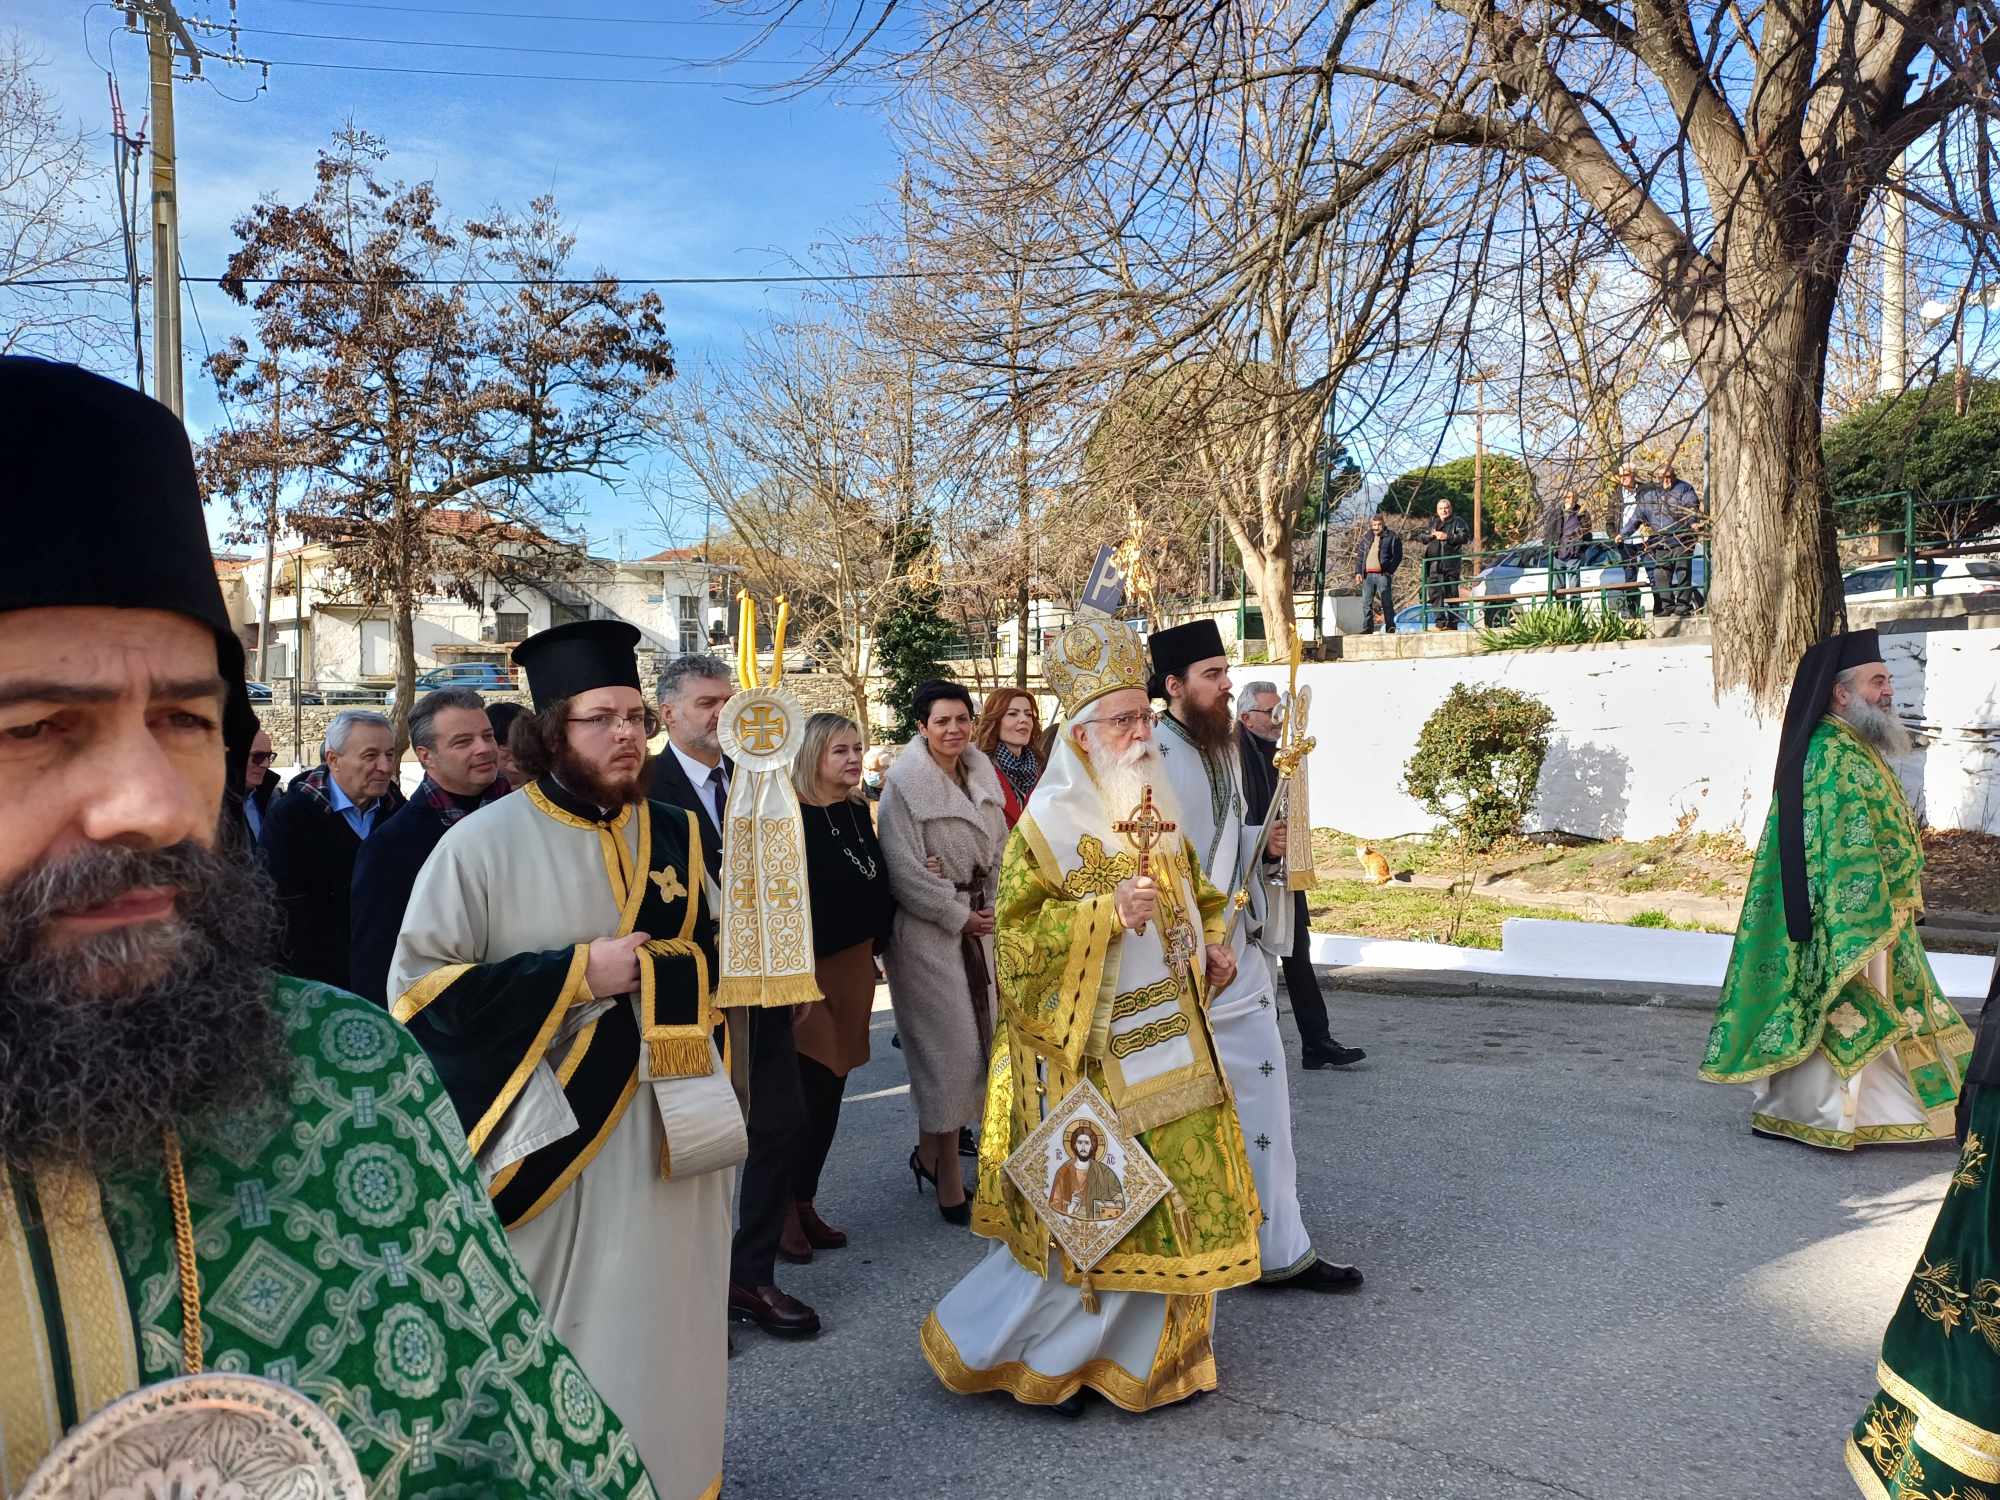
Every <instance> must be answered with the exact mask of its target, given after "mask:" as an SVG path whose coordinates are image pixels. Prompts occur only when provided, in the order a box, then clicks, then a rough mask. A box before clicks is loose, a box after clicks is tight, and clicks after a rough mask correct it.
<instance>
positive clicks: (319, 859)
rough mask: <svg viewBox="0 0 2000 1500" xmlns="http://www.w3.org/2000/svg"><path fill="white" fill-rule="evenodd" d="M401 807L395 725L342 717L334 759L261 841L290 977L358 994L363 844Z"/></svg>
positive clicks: (273, 816) (299, 787)
mask: <svg viewBox="0 0 2000 1500" xmlns="http://www.w3.org/2000/svg"><path fill="white" fill-rule="evenodd" d="M402 805H403V793H402V791H401V789H400V788H398V787H397V785H396V731H395V729H394V727H392V726H391V725H390V723H389V721H388V719H387V718H386V717H384V716H383V715H381V714H378V713H374V712H372V711H370V710H368V709H363V708H350V709H343V710H341V712H339V713H337V714H335V715H334V716H333V721H332V722H331V723H329V724H328V725H327V726H326V745H325V759H324V760H322V761H321V762H320V763H319V764H318V765H317V766H314V767H313V768H312V769H311V770H310V771H307V772H306V773H305V774H304V775H302V776H300V777H298V778H296V779H295V780H294V781H293V782H292V784H291V785H290V786H288V787H286V788H285V792H284V795H283V796H281V797H279V798H277V799H276V800H275V801H274V802H272V804H271V810H270V811H269V812H267V813H266V814H265V815H264V832H263V834H262V835H261V837H260V838H259V840H258V842H259V844H260V845H261V846H262V848H263V850H264V859H265V862H266V864H268V865H269V867H270V871H271V879H272V880H273V881H274V882H276V884H277V887H278V912H279V915H280V916H281V917H282V918H283V919H284V940H283V944H282V949H281V952H282V965H281V966H282V967H283V969H284V971H285V972H286V973H287V974H295V975H297V976H298V977H299V978H300V979H317V980H318V981H319V982H320V983H322V984H330V985H333V986H334V987H335V988H336V989H343V990H345V989H351V988H352V987H353V983H352V977H353V976H352V965H351V963H350V957H349V952H350V944H351V942H352V933H351V931H350V926H349V924H350V914H351V912H352V909H353V908H352V905H351V901H350V897H349V891H350V889H351V888H352V886H353V882H354V859H355V856H356V855H358V854H359V853H360V852H361V841H362V840H363V839H365V838H367V837H368V836H369V835H370V834H371V833H373V832H374V831H375V830H376V829H378V828H380V827H381V826H382V825H383V824H384V823H386V822H388V820H389V817H390V814H392V813H394V812H395V811H396V810H397V809H398V808H400V807H401V806H402Z"/></svg>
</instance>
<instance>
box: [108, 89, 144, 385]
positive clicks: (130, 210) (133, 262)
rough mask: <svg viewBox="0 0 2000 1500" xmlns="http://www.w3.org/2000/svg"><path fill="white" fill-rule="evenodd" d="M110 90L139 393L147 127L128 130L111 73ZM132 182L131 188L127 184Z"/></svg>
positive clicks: (120, 237)
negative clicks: (141, 172)
mask: <svg viewBox="0 0 2000 1500" xmlns="http://www.w3.org/2000/svg"><path fill="white" fill-rule="evenodd" d="M104 81H105V82H106V83H107V84H108V85H110V88H111V166H112V191H113V193H114V195H115V196H116V197H117V199H118V240H119V244H120V246H121V247H122V248H123V249H124V251H125V292H126V296H127V298H128V299H129V300H130V302H131V304H132V374H133V383H134V384H135V385H136V386H137V388H138V389H139V390H142V391H143V390H145V389H146V340H145V334H144V333H143V332H142V330H141V325H140V317H139V234H138V230H139V224H138V220H139V157H140V154H141V153H142V152H144V151H145V149H146V125H145V122H144V121H143V120H142V121H141V122H140V123H139V133H138V134H137V135H133V134H131V133H130V132H128V131H127V130H126V128H125V102H124V101H123V100H122V99H120V98H119V97H118V80H117V79H116V78H113V77H111V76H110V75H109V74H107V75H106V76H105V80H104ZM128 183H129V186H128V185H127V184H128Z"/></svg>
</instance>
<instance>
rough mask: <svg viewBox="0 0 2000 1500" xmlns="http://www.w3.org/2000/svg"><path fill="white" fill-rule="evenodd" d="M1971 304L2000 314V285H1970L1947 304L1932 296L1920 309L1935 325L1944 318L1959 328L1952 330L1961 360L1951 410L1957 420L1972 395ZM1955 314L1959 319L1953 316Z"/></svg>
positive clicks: (1955, 373)
mask: <svg viewBox="0 0 2000 1500" xmlns="http://www.w3.org/2000/svg"><path fill="white" fill-rule="evenodd" d="M1968 303H1974V304H1977V305H1978V306H1979V308H1980V309H1981V310H1982V311H1985V312H2000V285H1995V286H1985V287H1980V288H1979V289H1978V290H1977V291H1974V290H1973V288H1972V287H1971V286H1970V285H1966V286H1962V287H1960V288H1959V289H1958V300H1957V301H1956V302H1943V301H1940V300H1939V299H1938V298H1936V297H1932V298H1931V299H1930V300H1929V301H1927V302H1925V303H1924V305H1923V306H1922V307H1920V308H1918V309H1917V316H1918V317H1920V318H1922V319H1923V320H1924V321H1925V322H1926V323H1935V322H1937V321H1938V320H1939V319H1940V318H1947V317H1949V318H1951V319H1952V322H1953V324H1954V325H1955V326H1954V328H1953V330H1952V341H1953V344H1954V346H1955V347H1956V351H1957V358H1956V359H1955V361H1954V363H1953V366H1952V373H1951V411H1952V415H1953V416H1955V417H1962V416H1964V415H1965V409H1966V406H1967V405H1968V404H1969V398H1970V395H1971V391H1970V389H1969V387H1970V381H1969V380H1968V379H1967V377H1966V373H1965V309H1966V306H1967V304H1968ZM1954 314H1956V316H1953V315H1954Z"/></svg>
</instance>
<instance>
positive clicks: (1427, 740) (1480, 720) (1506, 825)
mask: <svg viewBox="0 0 2000 1500" xmlns="http://www.w3.org/2000/svg"><path fill="white" fill-rule="evenodd" d="M1554 722H1555V715H1554V714H1552V713H1550V712H1549V710H1548V708H1547V707H1546V706H1545V705H1543V704H1540V703H1537V702H1536V701H1535V700H1534V699H1532V698H1530V697H1528V696H1527V695H1526V694H1525V693H1519V692H1516V691H1515V690H1514V689H1512V688H1505V687H1468V686H1466V685H1465V684H1464V683H1462V682H1461V683H1459V684H1458V685H1457V686H1455V687H1453V688H1452V690H1451V692H1450V694H1449V695H1448V696H1447V697H1446V698H1445V700H1444V702H1443V703H1441V704H1439V705H1438V707H1437V709H1436V711H1435V712H1433V713H1432V714H1431V716H1430V717H1429V718H1428V719H1426V720H1425V721H1424V727H1423V730H1422V732H1421V733H1419V734H1418V736H1417V748H1416V752H1415V753H1414V754H1413V755H1411V756H1410V759H1409V761H1408V763H1407V764H1405V765H1404V767H1403V790H1404V791H1406V792H1408V793H1409V794H1410V795H1411V796H1412V797H1414V798H1416V800H1417V801H1418V802H1420V803H1422V804H1423V806H1424V808H1425V809H1426V810H1427V811H1428V812H1430V813H1431V814H1432V815H1433V816H1434V817H1438V818H1442V819H1443V820H1444V821H1445V823H1446V825H1447V826H1449V828H1450V829H1451V831H1452V833H1453V834H1454V836H1456V837H1457V838H1458V839H1459V840H1460V841H1461V842H1462V843H1464V844H1465V846H1466V847H1467V848H1469V849H1490V848H1491V847H1492V846H1493V845H1494V844H1495V843H1496V842H1497V841H1498V840H1500V839H1503V838H1506V837H1507V836H1508V835H1509V834H1513V833H1518V832H1519V831H1520V828H1521V823H1522V820H1523V819H1525V818H1526V817H1527V815H1528V810H1529V809H1530V808H1532V807H1533V806H1534V805H1535V788H1536V786H1537V785H1538V784H1539V783H1540V781H1541V779H1542V760H1543V758H1544V757H1545V756H1547V755H1548V753H1549V728H1550V726H1551V725H1552V724H1553V723H1554Z"/></svg>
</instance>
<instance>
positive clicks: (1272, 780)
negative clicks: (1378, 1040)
mask: <svg viewBox="0 0 2000 1500" xmlns="http://www.w3.org/2000/svg"><path fill="white" fill-rule="evenodd" d="M1376 519H1377V521H1380V519H1381V518H1380V517H1379V516H1378V517H1376ZM1392 534H1393V533H1392ZM1237 701H1238V702H1239V703H1240V704H1241V705H1242V706H1241V707H1240V708H1239V709H1238V710H1237V712H1236V735H1237V738H1238V739H1239V740H1241V741H1242V745H1243V801H1244V803H1245V810H1244V821H1245V822H1247V823H1262V822H1263V821H1264V816H1265V814H1266V813H1268V812H1269V811H1270V808H1271V802H1272V799H1273V798H1275V797H1276V796H1277V793H1278V771H1277V767H1276V766H1275V764H1273V757H1274V756H1275V755H1276V753H1277V749H1278V721H1277V718H1276V710H1277V707H1278V687H1277V684H1276V683H1272V682H1252V683H1249V684H1247V685H1246V686H1245V687H1244V689H1243V696H1242V697H1241V698H1240V699H1239V700H1237ZM1280 967H1281V968H1282V969H1283V970H1284V973H1285V994H1286V995H1287V996H1289V997H1290V999H1291V1002H1292V1022H1293V1024H1294V1025H1296V1026H1297V1027H1298V1028H1299V1060H1300V1061H1301V1062H1302V1063H1304V1065H1305V1066H1306V1067H1308V1068H1344V1067H1346V1066H1347V1065H1348V1064H1349V1063H1358V1062H1360V1061H1361V1059H1362V1058H1364V1057H1366V1056H1367V1055H1368V1054H1367V1053H1366V1052H1364V1051H1362V1050H1361V1048H1359V1047H1343V1046H1341V1044H1340V1043H1339V1042H1337V1041H1335V1040H1334V1039H1333V1032H1332V1029H1331V1027H1330V1025H1329V1023H1328V1021H1327V1018H1326V997H1325V996H1323V995H1322V994H1320V992H1319V974H1318V972H1317V971H1316V970H1315V969H1314V968H1313V963H1312V930H1311V922H1310V920H1309V919H1308V917H1307V914H1306V893H1305V892H1304V891H1293V892H1292V951H1291V952H1290V953H1288V954H1286V955H1285V958H1284V960H1283V961H1282V963H1281V965H1280Z"/></svg>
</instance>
